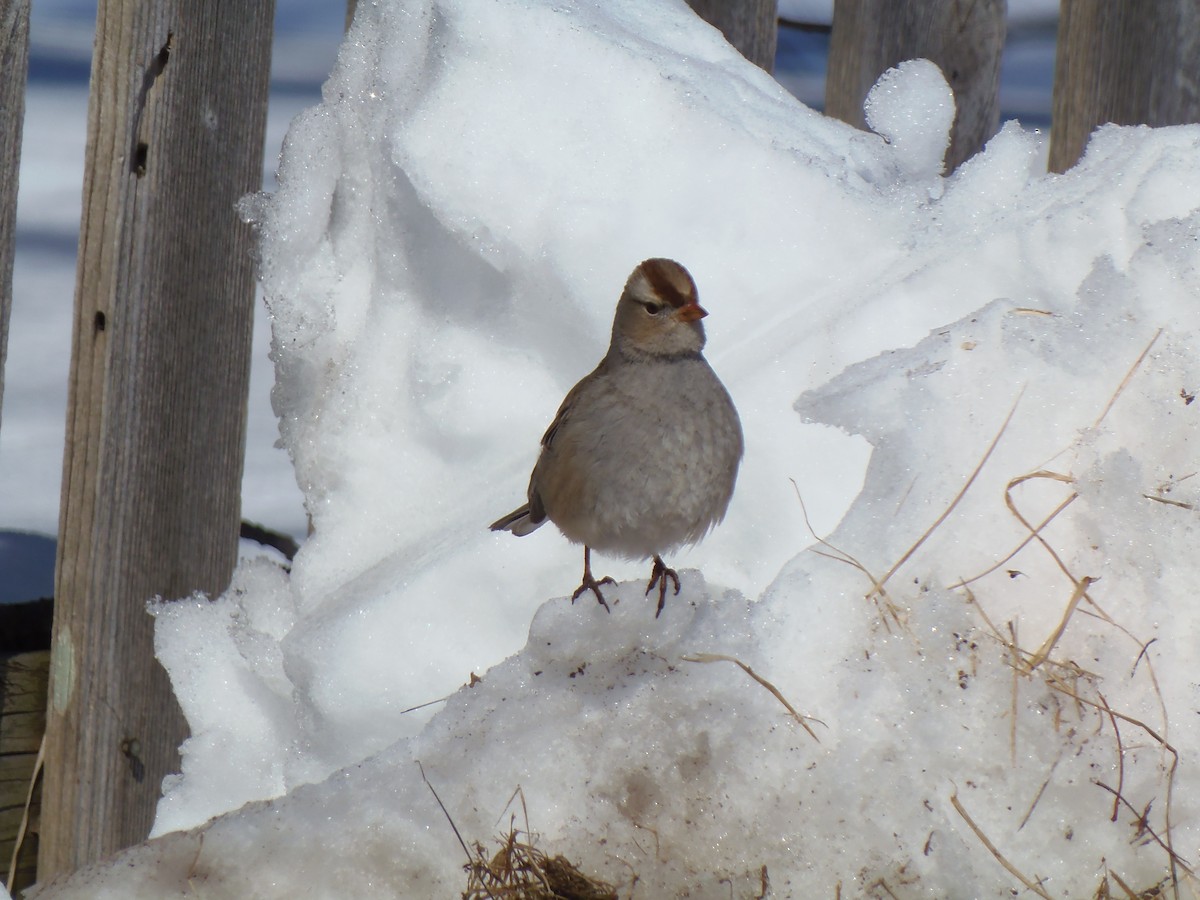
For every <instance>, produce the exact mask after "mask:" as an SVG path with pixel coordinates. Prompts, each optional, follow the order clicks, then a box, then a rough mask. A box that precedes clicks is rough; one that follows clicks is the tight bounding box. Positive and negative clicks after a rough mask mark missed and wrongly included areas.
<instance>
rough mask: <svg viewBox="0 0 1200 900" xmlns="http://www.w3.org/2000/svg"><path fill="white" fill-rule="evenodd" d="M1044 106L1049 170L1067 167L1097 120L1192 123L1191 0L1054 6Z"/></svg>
mask: <svg viewBox="0 0 1200 900" xmlns="http://www.w3.org/2000/svg"><path fill="white" fill-rule="evenodd" d="M1052 104H1053V110H1052V119H1051V126H1050V163H1049V168H1050V171H1052V172H1064V171H1066V170H1067V169H1069V168H1070V167H1071V166H1073V165H1075V162H1076V161H1077V160H1078V159H1079V157H1080V156H1081V155H1082V153H1083V148H1084V145H1085V144H1086V143H1087V140H1088V137H1089V136H1090V135H1091V133H1092V130H1093V129H1094V128H1095V127H1096V126H1097V125H1102V124H1104V123H1105V122H1115V123H1117V124H1119V125H1181V124H1185V123H1188V122H1197V121H1200V6H1198V4H1197V3H1196V0H1155V2H1153V3H1128V2H1126V3H1113V2H1111V0H1062V3H1061V11H1060V13H1059V20H1058V53H1057V55H1056V57H1055V63H1054V96H1053V100H1052Z"/></svg>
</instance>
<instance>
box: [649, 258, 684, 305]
mask: <svg viewBox="0 0 1200 900" xmlns="http://www.w3.org/2000/svg"><path fill="white" fill-rule="evenodd" d="M641 268H642V274H643V275H645V276H646V280H647V281H648V282H650V286H651V287H652V288H654V292H655V293H656V294H658V296H660V297H662V298H663V299H664V300H666V301H667V302H668V303H670V304H671V306H673V307H675V308H676V309H678V308H679V307H681V306H685V305H687V304H688V303H695V302H696V283H695V282H694V281H692V276H691V275H689V274H688V271H687V269H685V268H684V267H683V266H681V265H679V263H677V262H674V261H672V260H669V259H648V260H646V261H645V262H644V263H642V266H641Z"/></svg>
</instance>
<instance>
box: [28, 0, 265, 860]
mask: <svg viewBox="0 0 1200 900" xmlns="http://www.w3.org/2000/svg"><path fill="white" fill-rule="evenodd" d="M273 14H274V2H273V0H250V2H246V3H222V2H219V0H101V3H100V6H99V10H98V13H97V29H96V41H95V49H94V54H93V62H92V95H91V101H90V103H89V108H88V143H87V155H86V161H85V172H84V190H83V220H82V228H81V233H80V244H79V263H78V273H77V283H76V294H75V324H74V335H73V347H72V359H71V371H70V381H69V400H68V417H67V418H68V421H67V442H66V453H65V456H64V461H63V492H62V496H63V500H62V509H61V515H60V530H59V543H58V563H57V576H56V589H55V604H56V606H55V620H54V633H53V646H52V653H53V658H52V663H51V672H50V690H49V697H50V702H49V709H48V716H47V737H46V775H45V785H44V794H43V811H42V831H41V846H40V850H39V875H40V877H41V878H43V879H45V878H49V877H52V876H54V875H55V874H58V873H62V872H66V871H71V870H73V869H75V868H77V867H79V866H80V865H82V864H84V863H86V862H89V861H92V860H95V859H98V858H100V857H102V856H104V855H106V854H108V853H111V852H113V851H115V850H117V849H119V848H121V847H124V846H127V845H129V844H132V843H134V842H137V841H140V840H142V839H143V838H145V837H146V835H147V833H148V831H149V829H150V826H151V824H152V822H153V817H154V811H155V805H156V803H157V800H158V796H159V787H160V784H161V781H162V778H163V776H164V775H166V774H167V773H169V772H171V771H174V770H176V769H177V766H178V755H177V747H178V745H179V743H180V741H181V739H182V738H183V737H184V736H185V734H186V728H185V724H184V721H183V717H182V715H181V713H180V711H179V708H178V705H177V704H176V702H175V700H174V697H173V695H172V694H171V690H170V686H169V684H168V681H167V677H166V674H165V672H164V671H163V669H162V668H161V666H160V665H159V664H158V662H157V661H156V660H155V659H154V654H153V625H152V620H151V619H150V617H149V616H148V615H147V614H146V602H147V600H148V599H150V598H152V597H154V596H155V595H162V596H164V597H167V598H174V597H180V596H183V595H187V594H189V593H190V592H192V591H196V590H203V591H207V592H210V593H216V592H219V591H221V590H223V589H224V588H225V586H226V585H227V584H228V580H229V576H230V573H231V571H232V567H233V564H234V562H235V561H236V554H237V534H238V526H239V518H240V517H239V506H240V500H239V494H240V481H241V473H242V453H243V447H244V438H245V417H246V396H247V385H248V377H249V353H250V334H251V320H252V315H253V297H254V282H253V272H252V265H251V235H250V233H249V230H248V228H247V226H245V225H244V224H242V223H241V222H240V221H239V220H238V218H237V215H236V214H235V210H234V204H235V202H236V201H237V199H238V198H239V197H240V196H241V195H243V194H245V193H246V192H248V191H251V190H255V189H257V188H258V187H259V186H260V183H261V164H262V146H263V134H264V126H265V117H266V103H267V80H268V68H269V63H270V47H271V27H272V19H273Z"/></svg>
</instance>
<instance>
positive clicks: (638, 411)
mask: <svg viewBox="0 0 1200 900" xmlns="http://www.w3.org/2000/svg"><path fill="white" fill-rule="evenodd" d="M707 315H708V313H707V312H706V311H705V310H704V309H703V308H702V307H701V306H700V304H699V302H698V298H697V291H696V282H695V281H694V280H693V279H692V276H691V274H690V273H689V272H688V270H687V269H685V268H684V267H683V266H682V265H680V264H679V263H677V262H675V261H674V260H671V259H662V258H654V259H647V260H645V261H643V262H642V263H640V264H639V265H638V266H637V268H635V269H634V270H633V273H632V274H631V275H630V276H629V279H628V280H627V281H626V282H625V287H624V290H623V291H622V292H621V296H620V299H619V300H618V301H617V308H616V313H615V315H614V316H613V325H612V338H611V341H610V343H609V346H608V352H607V353H606V354H605V355H604V358H603V359H601V360H600V364H599V365H597V366H596V368H595V369H594V370H593V371H592V372H591V373H590V374H588V375H586V376H584V378H583V379H582V380H581V381H580V382H579V383H578V384H576V385H575V386H574V387H573V388H572V389H571V390H570V391H569V392H568V393H567V396H566V398H565V399H564V400H563V402H562V405H561V406H560V407H559V409H558V413H557V414H556V415H555V416H554V420H553V421H552V422H551V423H550V427H549V428H547V429H546V433H545V434H544V435H543V436H542V443H541V452H540V454H539V456H538V460H537V463H536V464H535V465H534V467H533V474H532V475H531V476H530V478H529V491H528V502H527V503H526V504H525V505H524V506H521V507H519V508H518V509H515V510H513V511H512V512H511V513H509V514H508V515H506V516H504V517H502V518H500V519H497V520H496V521H495V522H493V523H492V524H491V526H490V527H491V530H492V531H509V532H511V533H513V534H514V535H517V536H523V535H526V534H529V533H530V532H532V531H535V530H536V529H538V528H540V527H541V526H542V525H544V524H545V523H546V521H547V520H549V521H551V522H553V523H554V524H555V525H556V526H557V527H558V530H559V531H561V532H562V533H563V535H564V536H565V537H566V538H567V539H568V540H570V541H571V542H572V543H575V544H582V545H583V578H582V580H581V582H580V584H579V587H578V588H577V589H576V590H575V592H574V593H573V594H572V595H571V602H572V603H574V602H575V600H577V599H578V598H579V596H580V595H582V594H583V593H584V592H586V591H591V592H592V593H593V594H595V596H596V599H597V601H599V603H600V605H601V606H603V607H604V608H605V610H609V606H608V603H607V601H606V600H605V598H604V594H603V592H602V591H601V587H603V586H604V585H608V584H616V582H615V581H614V580H613V579H612V578H611V577H607V576H606V577H604V578H600V579H597V578H595V577H594V576H593V575H592V567H591V553H592V551H593V550H596V551H599V552H601V553H606V554H612V555H616V556H622V557H625V558H627V559H651V558H652V559H653V561H654V562H653V565H652V567H651V572H650V581H649V583H648V584H647V585H646V596H647V597H648V596H650V592H651V591H652V590H653V589H654V588H655V587H656V586H657V588H658V607H657V609H656V610H655V613H654V617H655V618H658V617H659V616H660V615H661V614H662V611H663V606H664V604H665V603H666V596H667V584H668V581H670V582H671V583H672V584H673V585H674V593H675V594H676V595H677V594H678V593H679V575H678V574H677V573H676V572H675V570H674V569H671V568H669V567H668V566H667V565H666V563H665V562H663V556H664V555H667V554H669V553H671V552H672V551H675V550H678V549H679V548H681V547H683V546H685V545H689V544H694V543H696V542H697V541H699V540H700V539H701V538H703V537H704V536H705V535H706V534H707V533H708V532H709V530H710V529H711V528H713V526H715V525H716V524H717V523H719V522H720V521H721V520H722V519H723V518H724V516H725V511H726V509H727V508H728V507H729V501H730V499H731V498H732V496H733V489H734V485H735V483H736V481H737V473H738V466H739V465H740V463H741V459H742V452H743V447H744V442H743V438H742V425H741V420H740V419H739V417H738V413H737V409H736V408H735V407H734V404H733V400H732V398H731V397H730V396H729V392H728V391H727V390H726V389H725V386H724V385H723V384H722V383H721V380H720V379H719V378H718V377H717V375H716V373H715V372H713V370H712V368H711V367H710V366H709V364H708V361H707V360H706V359H705V358H704V355H703V352H702V351H703V349H704V344H705V336H704V326H703V325H702V324H701V321H700V320H701V319H703V318H704V317H705V316H707ZM609 611H610V612H611V610H609Z"/></svg>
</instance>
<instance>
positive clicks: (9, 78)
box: [0, 0, 29, 401]
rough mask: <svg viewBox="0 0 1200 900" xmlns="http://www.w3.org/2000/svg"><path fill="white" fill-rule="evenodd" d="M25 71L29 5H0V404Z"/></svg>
mask: <svg viewBox="0 0 1200 900" xmlns="http://www.w3.org/2000/svg"><path fill="white" fill-rule="evenodd" d="M28 71H29V0H0V401H2V400H3V397H4V361H5V359H6V357H7V355H8V321H9V313H10V311H11V310H12V271H13V253H14V251H15V249H16V240H17V175H18V172H19V170H20V167H21V126H22V124H23V123H24V121H25V78H26V74H27V73H28Z"/></svg>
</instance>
